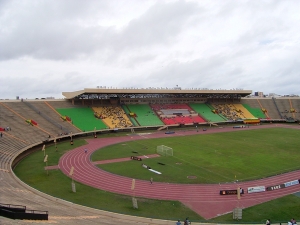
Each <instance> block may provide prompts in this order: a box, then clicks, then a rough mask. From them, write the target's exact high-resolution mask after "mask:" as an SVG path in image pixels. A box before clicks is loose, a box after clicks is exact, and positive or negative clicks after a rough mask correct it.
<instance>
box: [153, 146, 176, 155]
mask: <svg viewBox="0 0 300 225" xmlns="http://www.w3.org/2000/svg"><path fill="white" fill-rule="evenodd" d="M156 152H157V153H158V154H160V155H163V156H173V148H170V147H168V146H165V145H159V146H157V148H156Z"/></svg>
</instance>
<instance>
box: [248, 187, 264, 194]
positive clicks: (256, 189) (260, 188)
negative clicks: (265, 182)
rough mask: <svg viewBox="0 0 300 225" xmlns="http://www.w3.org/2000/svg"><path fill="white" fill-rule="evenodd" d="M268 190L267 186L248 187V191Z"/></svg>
mask: <svg viewBox="0 0 300 225" xmlns="http://www.w3.org/2000/svg"><path fill="white" fill-rule="evenodd" d="M263 191H266V187H265V186H256V187H248V193H256V192H263Z"/></svg>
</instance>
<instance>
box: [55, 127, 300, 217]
mask: <svg viewBox="0 0 300 225" xmlns="http://www.w3.org/2000/svg"><path fill="white" fill-rule="evenodd" d="M270 127H275V125H264V126H254V127H251V128H239V129H232V128H222V129H219V128H210V129H208V130H207V131H205V132H198V133H197V132H195V130H194V131H179V132H176V133H175V134H172V135H165V133H164V132H155V133H153V134H149V135H146V136H139V135H135V136H126V137H117V138H99V139H88V140H87V142H88V144H87V145H85V146H80V147H78V148H76V149H74V150H72V151H69V152H67V153H66V154H65V155H63V156H62V158H61V159H60V162H59V168H60V169H61V170H62V172H63V173H64V174H66V175H67V176H69V172H70V169H71V167H72V166H73V167H74V175H73V179H74V180H76V181H78V182H80V183H84V184H86V185H89V186H92V187H94V188H98V189H102V190H105V191H109V192H113V193H118V194H124V195H133V194H134V195H135V196H136V197H143V198H150V199H161V200H178V201H180V202H182V203H183V204H185V205H186V206H187V207H189V208H191V209H192V210H194V211H195V212H196V213H198V214H199V215H201V216H202V217H204V218H205V219H210V218H213V217H216V216H218V215H222V214H225V213H228V212H232V210H233V209H234V208H236V207H238V206H239V207H241V208H247V207H250V206H253V205H256V204H260V203H263V202H266V201H269V200H272V199H276V198H279V197H282V196H285V195H288V194H291V193H295V192H298V191H300V185H295V186H291V187H288V188H283V189H279V190H274V191H266V192H261V193H252V194H248V193H245V194H244V195H243V196H242V197H241V199H240V200H237V197H236V195H225V196H224V195H222V196H221V195H220V194H219V192H220V190H232V189H237V187H238V186H240V187H242V188H243V189H246V188H247V187H254V186H272V185H278V184H282V183H285V182H288V181H292V180H296V179H300V171H294V172H290V173H286V174H281V175H278V176H274V177H269V178H265V179H260V180H255V181H249V182H239V183H238V184H236V183H226V184H173V183H172V184H171V183H170V184H169V183H162V182H153V185H150V182H149V181H145V180H136V182H135V190H134V193H133V191H132V190H131V184H132V178H129V177H123V176H120V175H116V174H112V173H109V172H106V171H103V170H101V169H100V168H98V167H96V166H95V165H94V164H93V162H91V161H90V155H91V154H92V153H93V152H94V151H96V150H98V149H99V148H103V147H105V146H108V145H112V144H117V143H121V142H126V141H133V140H141V139H144V138H161V137H174V136H183V135H195V134H199V135H202V134H208V133H215V132H230V131H234V132H235V131H241V130H248V129H260V128H270ZM276 127H289V126H284V125H280V126H279V125H276ZM85 148H87V149H88V153H87V154H85V153H84V149H85Z"/></svg>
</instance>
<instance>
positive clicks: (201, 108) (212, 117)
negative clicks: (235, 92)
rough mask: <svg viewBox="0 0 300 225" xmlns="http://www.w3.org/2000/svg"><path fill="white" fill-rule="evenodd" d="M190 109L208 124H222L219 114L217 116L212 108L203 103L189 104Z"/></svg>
mask: <svg viewBox="0 0 300 225" xmlns="http://www.w3.org/2000/svg"><path fill="white" fill-rule="evenodd" d="M190 106H191V108H193V109H194V110H195V111H196V112H197V113H199V114H200V115H201V117H203V118H204V119H205V120H206V121H209V122H224V121H226V118H224V117H223V116H222V115H221V114H218V113H217V112H216V111H215V113H214V112H213V110H214V108H213V107H212V106H209V105H208V104H205V103H191V104H190Z"/></svg>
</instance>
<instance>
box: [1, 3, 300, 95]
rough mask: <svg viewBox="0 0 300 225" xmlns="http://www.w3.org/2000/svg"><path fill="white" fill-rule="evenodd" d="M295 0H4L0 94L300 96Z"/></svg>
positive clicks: (298, 20)
mask: <svg viewBox="0 0 300 225" xmlns="http://www.w3.org/2000/svg"><path fill="white" fill-rule="evenodd" d="M299 12H300V1H299V0H284V1H280V0H266V1H263V0H249V1H244V0H201V1H164V0H157V1H146V0H122V1H121V0H107V1H102V0H95V1H94V0H48V1H47V0H42V1H41V0H28V1H26V0H22V1H19V0H18V1H15V0H0V87H1V88H0V99H4V98H10V99H15V98H16V96H20V98H36V97H39V98H41V97H50V96H53V97H55V98H63V96H62V94H61V93H62V92H64V91H77V90H82V89H84V88H96V87H97V86H106V87H117V88H123V87H135V88H147V87H168V88H173V87H175V86H176V85H178V86H180V87H182V88H184V89H185V88H210V89H220V88H221V89H233V88H242V89H245V90H252V91H253V92H255V91H262V92H264V93H265V94H269V93H277V94H281V95H284V94H300V13H299Z"/></svg>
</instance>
